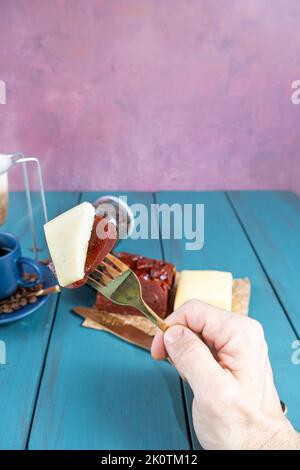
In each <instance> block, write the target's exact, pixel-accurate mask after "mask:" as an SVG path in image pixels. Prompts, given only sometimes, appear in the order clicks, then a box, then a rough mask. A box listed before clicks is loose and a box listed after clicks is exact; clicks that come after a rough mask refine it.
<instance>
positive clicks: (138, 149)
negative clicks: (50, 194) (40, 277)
mask: <svg viewBox="0 0 300 470" xmlns="http://www.w3.org/2000/svg"><path fill="white" fill-rule="evenodd" d="M0 79H2V80H5V81H6V84H7V88H8V94H7V104H6V105H0V148H1V150H2V152H5V151H7V152H11V151H16V150H21V151H23V152H25V153H26V154H29V155H39V156H40V158H41V161H42V164H43V169H44V175H45V180H46V186H47V188H48V189H75V190H84V189H99V190H110V189H137V190H156V189H171V188H173V189H187V188H191V189H216V188H221V189H224V188H233V189H237V188H291V189H294V190H298V191H300V177H299V176H300V106H296V105H293V104H292V103H291V94H292V91H291V83H292V81H293V80H296V79H300V2H299V0H124V1H123V0H106V1H105V0H43V1H42V0H1V1H0ZM19 183H20V182H19V180H18V178H17V176H16V178H15V181H14V186H15V187H16V188H17V187H20V184H19Z"/></svg>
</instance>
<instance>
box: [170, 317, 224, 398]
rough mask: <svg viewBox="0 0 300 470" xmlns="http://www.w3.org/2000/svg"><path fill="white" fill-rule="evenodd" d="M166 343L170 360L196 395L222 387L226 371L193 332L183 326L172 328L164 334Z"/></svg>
mask: <svg viewBox="0 0 300 470" xmlns="http://www.w3.org/2000/svg"><path fill="white" fill-rule="evenodd" d="M164 343H165V347H166V350H167V352H168V355H169V358H170V359H171V361H172V362H173V364H174V366H175V367H176V369H177V370H178V372H179V373H180V374H181V375H182V376H184V377H185V378H186V380H187V381H188V382H189V384H190V386H191V388H192V390H193V392H194V394H195V395H196V394H197V393H201V392H202V393H203V391H205V390H207V389H209V387H213V386H220V385H221V384H220V381H222V380H223V377H224V375H225V372H224V370H223V369H222V367H221V366H220V365H219V363H218V362H217V361H216V360H215V358H214V357H213V355H212V353H211V352H210V350H209V349H208V347H207V346H206V345H205V344H204V343H203V341H201V339H200V338H199V337H198V336H197V335H195V333H193V332H192V331H191V330H189V329H188V328H185V327H184V326H181V325H175V326H170V327H169V328H168V329H167V331H166V332H165V333H164Z"/></svg>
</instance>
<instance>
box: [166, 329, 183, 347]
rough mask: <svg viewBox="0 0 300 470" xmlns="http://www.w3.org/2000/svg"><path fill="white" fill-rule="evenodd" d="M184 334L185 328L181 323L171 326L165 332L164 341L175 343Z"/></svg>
mask: <svg viewBox="0 0 300 470" xmlns="http://www.w3.org/2000/svg"><path fill="white" fill-rule="evenodd" d="M182 335H183V328H182V326H180V325H176V326H170V328H168V329H167V331H166V332H165V334H164V341H165V342H166V343H168V344H173V343H175V341H177V340H178V339H179V338H180V337H181V336H182Z"/></svg>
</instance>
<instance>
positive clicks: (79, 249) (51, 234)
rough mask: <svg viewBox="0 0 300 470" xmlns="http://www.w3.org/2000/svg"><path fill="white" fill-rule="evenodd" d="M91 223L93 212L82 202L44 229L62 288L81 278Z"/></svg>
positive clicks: (92, 209)
mask: <svg viewBox="0 0 300 470" xmlns="http://www.w3.org/2000/svg"><path fill="white" fill-rule="evenodd" d="M94 219H95V208H94V207H93V206H92V204H90V203H89V202H83V203H82V204H79V206H76V207H73V209H70V210H68V211H67V212H64V213H63V214H61V215H59V216H58V217H56V218H55V219H52V220H51V221H50V222H48V223H47V224H45V225H44V229H45V235H46V240H47V244H48V248H49V252H50V255H51V258H52V261H53V264H54V266H55V270H56V275H57V279H58V282H59V284H60V285H61V286H62V287H65V286H67V285H69V284H72V283H73V282H76V281H79V280H81V279H83V278H84V268H85V260H86V256H87V250H88V246H89V240H90V238H91V232H92V228H93V224H94Z"/></svg>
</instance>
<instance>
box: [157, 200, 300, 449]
mask: <svg viewBox="0 0 300 470" xmlns="http://www.w3.org/2000/svg"><path fill="white" fill-rule="evenodd" d="M156 198H157V202H158V203H159V204H161V203H167V204H173V203H179V204H181V205H182V204H191V203H192V204H195V203H199V204H200V203H201V204H204V205H205V243H204V247H203V249H202V250H200V251H187V250H186V249H185V246H184V241H183V240H163V250H164V254H165V259H166V260H168V261H172V262H174V263H175V264H176V266H177V269H178V270H182V269H219V270H226V271H231V272H232V273H233V275H234V277H236V278H237V277H245V276H248V277H249V278H250V280H251V284H252V295H251V309H250V310H251V316H253V317H254V318H256V319H257V320H259V321H260V322H261V323H262V324H263V326H264V329H265V335H266V339H267V342H268V344H269V350H270V357H271V362H272V366H273V370H274V375H275V381H276V384H277V388H278V391H279V394H280V397H281V399H282V400H284V401H285V403H287V405H288V409H289V412H288V416H289V418H290V420H291V421H292V422H293V424H294V425H295V426H296V427H297V428H298V429H300V410H299V380H300V367H296V366H295V365H293V364H292V361H291V355H292V351H293V350H292V348H291V345H292V342H293V341H294V340H295V339H296V336H295V334H294V332H293V330H292V328H291V326H290V324H289V322H288V321H287V318H286V316H285V314H284V312H283V310H282V308H281V306H280V304H279V303H278V301H277V298H276V296H275V295H274V292H273V290H272V288H271V286H270V284H269V282H268V281H267V279H266V276H265V274H264V272H263V270H262V269H261V267H260V264H259V262H258V260H257V258H256V256H255V254H254V252H253V250H252V248H251V246H250V244H249V242H248V240H247V237H246V236H245V233H244V232H243V230H242V228H241V226H240V224H239V222H238V221H237V219H236V217H235V215H234V213H233V211H232V208H231V207H230V205H229V202H228V200H227V199H226V196H225V195H224V194H223V193H213V192H212V193H201V192H161V193H158V194H157V196H156ZM186 393H187V397H188V398H189V399H190V400H191V395H190V391H189V390H188V389H187V388H186ZM189 412H190V419H191V409H189ZM193 444H194V447H196V448H197V447H198V442H197V439H196V436H195V435H194V434H193Z"/></svg>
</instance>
